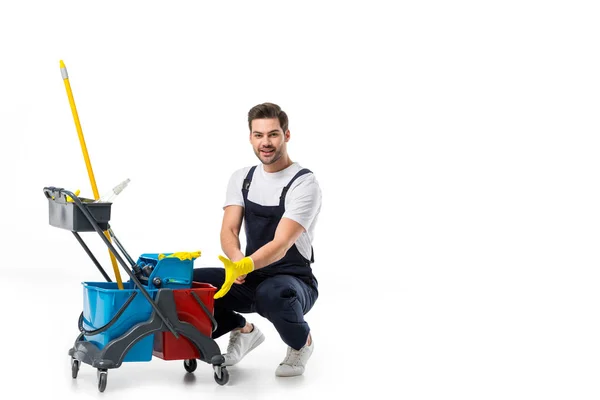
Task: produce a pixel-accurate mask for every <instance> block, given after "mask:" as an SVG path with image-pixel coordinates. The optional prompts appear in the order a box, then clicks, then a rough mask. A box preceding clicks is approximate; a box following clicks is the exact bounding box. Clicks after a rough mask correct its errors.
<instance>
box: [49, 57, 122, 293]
mask: <svg viewBox="0 0 600 400" xmlns="http://www.w3.org/2000/svg"><path fill="white" fill-rule="evenodd" d="M60 73H61V74H62V77H63V81H64V82H65V88H66V89H67V96H69V104H70V105H71V112H72V113H73V118H74V119H75V127H76V128H77V135H78V136H79V144H80V145H81V150H82V151H83V158H84V160H85V166H86V167H87V172H88V176H89V177H90V183H91V184H92V191H93V192H94V199H95V200H98V199H99V198H100V194H99V193H98V187H97V186H96V179H95V178H94V171H92V164H91V163H90V157H89V156H88V151H87V147H86V145H85V139H84V138H83V131H82V130H81V124H80V123H79V116H78V115H77V108H76V107H75V100H73V92H72V91H71V84H70V83H69V74H67V67H65V63H64V62H63V61H62V60H60ZM104 236H106V238H107V239H108V240H109V241H110V235H109V234H108V231H105V232H104ZM108 254H109V255H110V261H111V262H112V266H113V270H114V271H115V277H116V278H117V286H118V287H119V289H123V282H122V281H121V273H120V272H119V267H118V265H117V260H116V259H115V256H114V254H113V253H112V252H111V251H110V250H109V251H108Z"/></svg>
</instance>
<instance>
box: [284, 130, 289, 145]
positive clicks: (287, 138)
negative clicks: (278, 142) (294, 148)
mask: <svg viewBox="0 0 600 400" xmlns="http://www.w3.org/2000/svg"><path fill="white" fill-rule="evenodd" d="M289 141H290V130H289V129H288V130H287V131H285V142H286V143H287V142H289Z"/></svg>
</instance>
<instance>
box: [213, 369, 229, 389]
mask: <svg viewBox="0 0 600 400" xmlns="http://www.w3.org/2000/svg"><path fill="white" fill-rule="evenodd" d="M215 382H217V383H218V384H219V385H221V386H222V385H224V384H226V383H227V382H229V371H227V368H225V367H223V368H221V377H220V378H219V375H217V373H216V372H215Z"/></svg>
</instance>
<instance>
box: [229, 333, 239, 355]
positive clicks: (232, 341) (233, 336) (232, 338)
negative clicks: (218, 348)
mask: <svg viewBox="0 0 600 400" xmlns="http://www.w3.org/2000/svg"><path fill="white" fill-rule="evenodd" d="M238 336H240V332H239V331H236V332H232V333H231V335H229V344H228V345H227V353H231V352H232V351H233V348H234V347H235V342H236V341H237V338H238Z"/></svg>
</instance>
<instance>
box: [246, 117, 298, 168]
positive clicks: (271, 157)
mask: <svg viewBox="0 0 600 400" xmlns="http://www.w3.org/2000/svg"><path fill="white" fill-rule="evenodd" d="M289 139H290V131H289V130H288V131H287V132H283V131H282V130H281V126H280V125H279V119H277V118H266V119H255V120H253V121H252V130H251V132H250V143H251V144H252V148H253V149H254V154H256V156H257V157H258V159H259V160H260V161H261V162H262V163H263V164H265V165H270V164H273V163H275V162H276V161H277V160H279V159H280V158H281V156H282V155H284V154H286V148H285V144H286V142H287V141H288V140H289Z"/></svg>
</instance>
